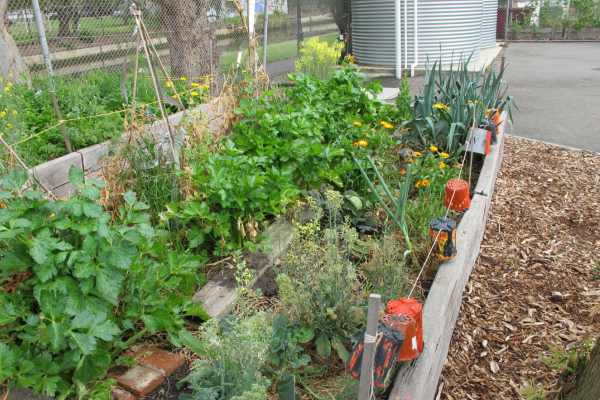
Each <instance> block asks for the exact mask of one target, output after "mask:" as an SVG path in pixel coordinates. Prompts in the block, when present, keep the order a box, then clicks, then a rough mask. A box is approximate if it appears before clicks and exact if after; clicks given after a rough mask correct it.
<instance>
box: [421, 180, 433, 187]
mask: <svg viewBox="0 0 600 400" xmlns="http://www.w3.org/2000/svg"><path fill="white" fill-rule="evenodd" d="M430 183H431V181H430V180H429V179H423V182H421V186H423V187H425V186H429V184H430Z"/></svg>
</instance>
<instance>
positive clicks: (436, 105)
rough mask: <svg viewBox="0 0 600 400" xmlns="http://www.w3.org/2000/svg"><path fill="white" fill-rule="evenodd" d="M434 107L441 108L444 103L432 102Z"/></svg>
mask: <svg viewBox="0 0 600 400" xmlns="http://www.w3.org/2000/svg"><path fill="white" fill-rule="evenodd" d="M434 107H435V108H437V109H438V110H441V109H442V108H444V105H443V104H442V103H437V104H434Z"/></svg>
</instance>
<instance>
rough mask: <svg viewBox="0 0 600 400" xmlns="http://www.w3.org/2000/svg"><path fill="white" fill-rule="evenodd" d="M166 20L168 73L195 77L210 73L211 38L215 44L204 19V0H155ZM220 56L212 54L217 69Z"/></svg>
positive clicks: (214, 44) (212, 34)
mask: <svg viewBox="0 0 600 400" xmlns="http://www.w3.org/2000/svg"><path fill="white" fill-rule="evenodd" d="M158 3H159V4H160V7H161V9H162V13H163V16H164V20H165V25H166V30H167V40H168V42H169V52H170V53H171V75H172V76H173V77H175V78H181V77H186V78H190V79H191V78H196V77H201V76H204V75H209V74H210V73H211V68H210V58H211V57H210V51H211V46H210V41H211V39H212V41H213V46H214V47H216V42H215V40H214V32H212V30H211V29H210V26H209V24H208V20H207V19H206V10H207V5H206V3H207V0H178V1H174V0H158ZM218 63H219V58H218V57H214V56H213V67H214V71H215V72H217V66H218Z"/></svg>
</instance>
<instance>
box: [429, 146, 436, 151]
mask: <svg viewBox="0 0 600 400" xmlns="http://www.w3.org/2000/svg"><path fill="white" fill-rule="evenodd" d="M429 150H431V151H438V148H437V147H435V146H431V147H430V148H429Z"/></svg>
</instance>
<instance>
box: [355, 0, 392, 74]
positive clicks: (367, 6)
mask: <svg viewBox="0 0 600 400" xmlns="http://www.w3.org/2000/svg"><path fill="white" fill-rule="evenodd" d="M394 5H395V2H394V0H353V1H352V54H353V55H354V56H355V61H356V62H357V63H358V64H362V65H379V66H386V67H393V66H395V65H396V36H395V35H396V25H395V8H394Z"/></svg>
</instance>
